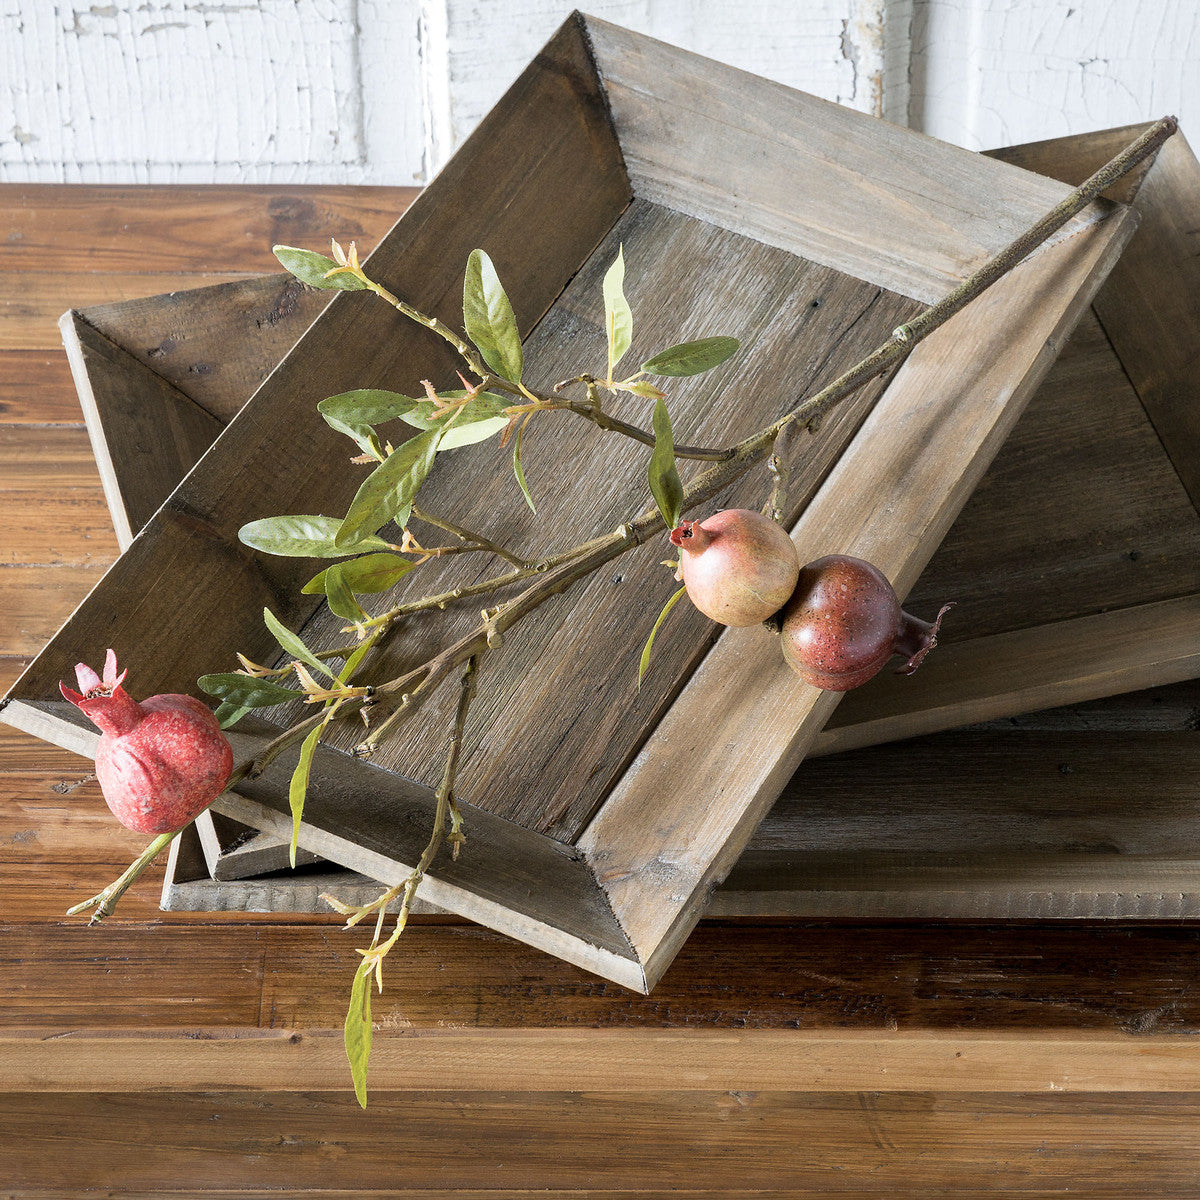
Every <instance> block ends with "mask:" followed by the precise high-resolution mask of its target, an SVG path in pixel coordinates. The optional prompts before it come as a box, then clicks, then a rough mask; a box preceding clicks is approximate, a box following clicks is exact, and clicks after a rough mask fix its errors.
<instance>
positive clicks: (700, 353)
mask: <svg viewBox="0 0 1200 1200" xmlns="http://www.w3.org/2000/svg"><path fill="white" fill-rule="evenodd" d="M737 349H738V340H737V338H731V337H710V338H701V339H700V340H699V341H698V342H680V343H679V345H678V346H672V347H671V348H670V349H669V350H664V351H663V352H662V353H661V354H656V355H655V356H654V357H653V358H648V359H647V360H646V361H645V362H644V363H642V370H643V371H648V372H649V373H650V374H651V375H699V374H701V373H702V372H703V371H711V370H712V369H713V367H717V366H720V365H721V363H723V362H724V361H725V360H726V359H727V358H729V357H731V356H732V355H734V354H736V353H737Z"/></svg>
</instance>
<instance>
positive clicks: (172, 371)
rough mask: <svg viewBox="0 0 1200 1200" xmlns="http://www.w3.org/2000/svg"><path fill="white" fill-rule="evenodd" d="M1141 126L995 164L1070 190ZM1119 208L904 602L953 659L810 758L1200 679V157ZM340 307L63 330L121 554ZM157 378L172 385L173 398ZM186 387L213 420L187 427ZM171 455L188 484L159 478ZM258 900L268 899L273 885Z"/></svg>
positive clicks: (209, 841) (236, 867)
mask: <svg viewBox="0 0 1200 1200" xmlns="http://www.w3.org/2000/svg"><path fill="white" fill-rule="evenodd" d="M1142 128H1144V127H1130V128H1125V129H1116V130H1105V131H1101V132H1098V133H1092V134H1085V135H1080V136H1076V137H1072V138H1065V139H1056V140H1053V141H1049V142H1039V143H1036V144H1033V145H1029V146H1019V147H1013V148H1009V149H1007V150H1003V151H995V152H994V154H996V155H997V156H1001V157H1005V158H1009V159H1011V160H1012V161H1014V162H1017V163H1019V164H1022V165H1025V166H1028V167H1030V168H1031V169H1035V170H1038V171H1039V172H1040V173H1042V174H1047V175H1051V176H1053V177H1055V178H1059V179H1062V180H1063V181H1064V182H1068V183H1077V182H1079V181H1080V180H1081V179H1082V178H1084V177H1086V176H1087V175H1088V174H1089V173H1090V172H1091V171H1092V170H1094V169H1095V168H1096V167H1097V166H1099V165H1100V164H1101V163H1102V162H1104V161H1106V160H1107V159H1108V158H1109V157H1111V156H1112V154H1113V153H1115V152H1116V151H1117V150H1118V149H1119V148H1120V146H1122V145H1124V144H1126V143H1127V142H1128V141H1129V140H1131V139H1132V138H1133V137H1134V136H1136V135H1137V134H1138V133H1139V132H1140V131H1141V129H1142ZM1121 196H1122V198H1123V199H1125V200H1126V201H1128V202H1130V203H1131V204H1132V205H1133V206H1134V208H1135V209H1136V210H1137V211H1138V212H1139V214H1140V216H1141V218H1142V219H1141V224H1140V226H1139V228H1138V232H1137V234H1136V235H1135V237H1134V240H1133V242H1132V244H1131V248H1130V249H1129V250H1128V251H1127V252H1126V253H1125V254H1124V255H1123V256H1122V259H1121V262H1120V263H1119V264H1118V266H1117V268H1116V269H1115V270H1114V273H1113V275H1112V276H1110V278H1109V280H1108V281H1107V282H1106V283H1105V284H1104V286H1103V287H1102V288H1101V290H1100V292H1099V294H1098V296H1097V298H1096V302H1095V303H1094V305H1093V307H1092V310H1091V311H1090V312H1088V313H1087V314H1086V315H1085V316H1084V318H1083V319H1082V321H1081V322H1080V325H1079V327H1078V329H1077V330H1076V332H1075V334H1074V335H1073V336H1072V337H1071V339H1070V341H1069V342H1068V344H1067V345H1066V347H1065V348H1064V350H1063V352H1062V354H1061V355H1060V356H1059V359H1058V361H1057V362H1056V363H1055V365H1054V366H1053V367H1052V368H1051V370H1050V373H1049V375H1048V376H1047V378H1046V380H1045V382H1044V383H1043V384H1042V386H1041V387H1040V388H1039V389H1038V392H1037V395H1036V396H1035V397H1034V398H1033V400H1032V401H1031V402H1030V404H1029V407H1028V409H1027V411H1026V412H1025V414H1024V415H1023V416H1022V417H1021V419H1020V421H1019V422H1018V423H1017V425H1016V427H1015V429H1014V430H1013V432H1012V434H1011V435H1010V436H1009V439H1008V441H1007V442H1006V443H1005V445H1004V447H1003V449H1002V450H1001V451H1000V452H999V454H998V455H997V458H996V460H995V462H994V463H993V464H992V466H991V467H989V469H988V471H987V472H986V474H985V475H984V478H983V480H982V482H981V483H980V485H979V487H978V488H977V489H976V491H975V493H974V494H973V496H972V497H971V499H970V500H968V502H967V504H966V506H965V508H964V509H963V511H962V513H961V514H960V515H959V517H958V519H957V520H956V521H955V523H954V525H953V527H952V528H951V530H950V532H949V533H948V534H947V536H946V539H945V541H944V542H943V543H942V545H941V547H940V548H939V549H938V551H937V552H936V553H935V554H934V556H933V559H932V560H931V562H930V563H929V565H928V567H926V569H925V571H924V572H923V573H922V575H921V578H920V580H918V582H917V584H916V586H915V590H914V593H913V596H912V597H911V598H910V599H911V602H912V603H913V605H914V607H916V608H918V609H922V608H924V609H928V610H931V611H932V610H933V609H934V608H935V607H936V606H938V605H939V604H940V603H941V598H943V597H946V596H954V597H956V598H957V599H958V600H959V604H960V608H959V610H958V612H956V614H955V617H954V620H953V621H952V622H951V623H950V624H949V625H948V626H947V628H946V631H945V634H944V636H943V639H942V641H943V653H942V654H939V655H938V656H935V658H936V660H937V661H936V662H935V659H934V658H931V659H930V661H929V663H927V664H926V666H925V667H924V668H923V669H922V672H921V673H920V675H919V677H913V678H912V679H906V680H902V681H899V682H897V681H895V680H893V679H892V677H890V676H884V677H880V678H879V679H877V680H876V681H875V682H873V683H872V684H871V685H870V686H869V687H867V688H864V689H861V690H860V691H859V692H856V693H852V694H851V695H850V696H848V697H847V698H846V700H845V701H843V703H842V704H841V705H840V706H839V707H838V709H837V710H835V712H834V714H833V716H832V718H831V720H830V723H829V725H828V726H827V727H826V729H825V730H824V731H823V732H822V733H821V735H820V736H819V737H818V739H817V741H816V743H815V745H814V747H813V748H812V750H810V752H809V753H810V757H811V756H812V755H814V754H820V753H829V752H832V751H835V750H838V749H843V748H846V747H847V746H851V745H865V744H869V743H870V742H872V741H873V740H875V739H883V738H888V737H892V736H903V735H905V734H906V733H909V732H917V731H929V730H933V729H937V728H940V727H942V726H950V725H954V724H962V723H965V722H967V721H971V720H977V719H980V718H982V717H992V718H994V717H997V716H1007V715H1013V714H1016V713H1018V712H1022V711H1027V710H1030V709H1032V708H1036V707H1039V706H1041V707H1044V706H1046V705H1048V704H1053V703H1061V702H1064V701H1077V700H1081V699H1090V698H1095V697H1098V696H1101V695H1106V694H1112V693H1116V692H1118V691H1121V690H1125V689H1132V688H1138V687H1144V686H1147V685H1151V684H1158V683H1163V682H1170V681H1174V680H1177V679H1181V678H1186V677H1190V676H1193V675H1195V674H1197V673H1198V672H1200V636H1198V632H1200V553H1198V551H1200V519H1198V518H1197V516H1196V515H1195V511H1194V504H1193V502H1192V499H1191V496H1193V495H1195V489H1196V479H1195V475H1196V465H1195V464H1196V463H1197V462H1200V431H1196V430H1192V429H1189V428H1188V427H1187V426H1186V423H1185V422H1186V419H1187V410H1186V409H1185V410H1184V411H1183V412H1182V413H1181V414H1179V415H1176V416H1172V415H1171V414H1170V413H1168V414H1167V415H1166V417H1164V416H1163V415H1162V411H1161V410H1162V407H1163V403H1164V402H1163V399H1162V398H1163V397H1164V396H1166V397H1168V398H1169V397H1170V396H1172V395H1177V394H1179V393H1180V391H1181V389H1180V388H1179V387H1178V386H1177V385H1176V384H1175V382H1174V381H1175V380H1176V379H1178V378H1183V379H1187V378H1188V377H1189V372H1190V371H1194V370H1195V365H1194V363H1193V362H1191V361H1190V359H1189V357H1188V351H1187V346H1188V345H1189V344H1193V343H1194V341H1195V340H1196V339H1197V338H1200V314H1198V313H1197V311H1196V303H1195V297H1196V296H1197V295H1200V279H1196V278H1195V276H1196V273H1197V267H1196V263H1197V259H1196V257H1195V256H1192V255H1190V254H1189V252H1188V249H1187V247H1186V245H1185V244H1184V243H1183V241H1182V240H1181V234H1180V229H1181V228H1182V227H1183V226H1182V225H1181V223H1182V222H1185V221H1186V219H1187V214H1188V213H1189V212H1192V211H1195V210H1196V208H1197V207H1200V166H1198V165H1197V163H1196V160H1195V158H1194V156H1193V155H1192V153H1191V151H1190V149H1189V148H1188V146H1187V144H1186V142H1185V141H1184V140H1183V136H1182V134H1177V135H1176V136H1175V137H1174V138H1173V139H1172V140H1171V141H1170V142H1169V143H1168V145H1167V146H1166V147H1165V148H1164V150H1163V151H1162V152H1161V153H1160V154H1159V155H1158V157H1157V159H1156V160H1155V162H1154V163H1153V164H1152V166H1151V167H1150V169H1149V171H1148V172H1147V173H1146V174H1145V175H1144V176H1142V177H1141V178H1138V179H1135V180H1134V181H1133V182H1132V184H1131V185H1130V186H1129V187H1128V188H1126V189H1125V190H1124V191H1123V192H1122V193H1121ZM1147 280H1153V287H1154V289H1155V294H1156V297H1159V298H1162V299H1169V300H1170V310H1171V313H1172V315H1171V322H1172V329H1170V330H1162V331H1161V337H1162V342H1161V345H1162V346H1163V348H1164V352H1163V356H1162V362H1163V363H1165V364H1166V365H1165V366H1160V367H1155V366H1154V365H1152V364H1150V363H1149V362H1148V361H1147V360H1146V355H1145V353H1144V347H1143V339H1144V323H1143V322H1142V320H1141V319H1140V316H1139V312H1138V308H1137V305H1136V303H1133V304H1131V303H1130V301H1129V298H1130V297H1140V298H1142V299H1143V301H1144V297H1145V294H1146V289H1147V287H1148V286H1150V285H1149V284H1148V283H1147ZM328 299H329V296H328V293H320V292H313V291H308V290H305V289H303V288H300V287H299V286H298V285H297V284H296V283H295V282H294V281H293V280H292V279H291V277H290V276H287V275H277V276H269V277H263V278H261V279H256V280H251V281H244V282H241V283H237V284H230V285H225V286H219V287H209V288H198V289H194V290H192V291H185V292H176V293H173V294H171V295H169V296H159V297H153V298H151V299H148V300H137V301H127V302H123V303H120V304H114V305H107V306H103V307H97V308H90V309H86V310H83V311H81V312H72V313H68V314H67V315H66V316H65V317H64V319H63V334H64V339H65V341H66V344H67V346H68V349H69V352H70V353H71V356H72V362H73V364H74V367H75V375H76V379H77V381H78V384H79V390H80V394H81V397H82V398H83V402H84V405H85V408H87V409H88V411H89V413H90V414H91V416H90V417H89V427H90V428H91V429H92V432H93V438H94V441H95V443H96V449H97V457H98V459H99V460H100V462H101V464H102V471H103V472H104V476H105V479H106V485H107V486H108V488H109V491H108V495H109V501H110V504H111V506H112V508H113V520H114V524H115V526H116V528H117V530H118V532H119V534H120V532H121V531H122V530H124V531H126V533H125V535H124V536H125V541H123V543H122V544H128V540H129V538H131V536H132V535H131V533H129V532H128V531H129V530H131V529H136V528H138V527H139V526H140V524H141V522H142V521H143V520H144V519H145V517H146V516H147V515H149V513H150V512H152V511H153V510H154V509H155V508H157V507H158V505H159V504H160V503H161V502H162V501H163V500H164V499H166V496H167V495H168V494H169V492H170V490H171V489H172V488H173V487H174V485H175V483H177V482H178V478H180V477H182V475H183V474H184V473H185V472H186V470H187V469H189V468H190V466H191V465H192V464H193V463H194V462H195V461H196V459H198V458H199V457H200V455H201V454H202V453H203V451H204V450H206V449H207V448H208V446H209V444H210V443H211V441H212V440H213V439H214V438H215V436H216V431H217V429H218V427H219V426H218V423H219V425H224V424H225V423H227V422H228V420H229V419H231V418H232V416H233V415H234V414H235V413H236V412H237V411H238V410H239V409H240V408H241V406H242V404H243V403H244V402H245V399H246V398H247V397H248V396H249V394H250V392H251V391H252V390H253V388H254V386H255V385H256V384H257V383H258V382H261V380H262V379H263V378H265V376H266V375H267V373H268V372H269V370H270V369H271V367H272V366H273V365H274V363H275V362H277V361H278V359H279V357H281V355H282V354H283V353H284V352H286V350H287V349H288V348H289V347H290V345H291V344H292V342H293V341H294V340H295V339H296V338H297V337H298V336H299V334H300V333H301V332H302V331H303V329H304V328H305V327H306V326H307V325H308V324H309V323H310V322H311V321H312V320H313V318H314V317H315V316H316V315H317V313H318V312H320V310H321V309H322V308H323V307H324V305H325V303H327V301H328ZM1160 302H1161V301H1160ZM1101 313H1103V320H1104V324H1103V325H1102V324H1101V316H1100V314H1101ZM1109 331H1112V332H1111V338H1113V339H1115V343H1116V345H1118V346H1121V347H1122V348H1123V356H1122V352H1118V350H1117V349H1116V348H1115V346H1114V341H1113V340H1110V332H1109ZM130 356H132V357H133V358H135V359H136V360H137V362H136V363H134V362H130ZM213 364H216V366H215V367H214V365H213ZM142 368H147V369H149V370H150V371H151V372H153V373H154V375H155V381H150V380H147V379H146V378H145V375H144V372H143V370H142ZM162 380H165V381H166V382H167V383H168V384H170V385H171V388H170V389H167V390H165V391H163V393H162V394H163V397H164V398H163V399H162V400H161V401H159V400H156V395H157V394H158V393H157V392H156V390H155V389H162V382H161V381H162ZM1135 381H1136V382H1137V386H1135ZM1198 386H1200V384H1198ZM180 392H182V393H183V394H184V396H186V397H188V398H190V399H191V400H193V401H195V403H196V405H198V406H199V407H200V408H201V409H202V410H204V412H206V413H208V414H209V415H211V416H213V417H215V418H216V419H217V420H216V422H210V423H207V424H201V423H197V424H196V426H195V427H193V428H191V429H190V430H189V429H187V428H184V429H182V430H181V428H180V424H179V423H178V422H176V423H175V424H174V425H172V424H171V423H170V421H169V419H168V417H169V414H170V412H171V411H173V408H174V407H176V406H177V405H178V404H179V401H180V399H181V398H180V396H179V394H178V393H180ZM132 397H137V398H138V401H137V403H134V402H133V400H132ZM1148 412H1149V413H1153V414H1156V416H1155V419H1154V420H1153V421H1152V419H1151V416H1150V415H1148ZM1156 422H1157V426H1159V427H1161V429H1162V432H1161V434H1160V432H1159V428H1156ZM165 430H170V431H171V436H169V437H164V431H165ZM188 435H190V437H191V440H190V441H189V440H188ZM167 461H169V462H172V463H174V464H175V467H176V470H177V472H178V474H177V475H176V476H172V475H171V474H170V473H168V472H165V471H164V470H163V469H162V464H163V463H164V462H167ZM1189 489H1190V494H1189ZM977 635H978V636H977ZM947 663H950V664H953V671H951V670H950V668H948V667H946V666H945V664H947ZM948 675H949V676H950V677H949V678H948ZM200 825H201V830H200V832H201V835H202V845H203V848H204V852H205V855H206V856H207V862H208V865H209V869H210V872H211V873H212V874H213V875H214V877H215V878H217V879H222V880H233V879H239V878H244V877H247V876H254V875H256V874H258V873H260V872H264V871H271V870H276V869H278V868H280V867H282V866H284V865H285V863H286V855H287V847H286V840H285V839H279V838H277V837H275V836H274V835H272V834H261V833H259V834H255V833H253V832H252V831H247V830H246V828H245V827H243V826H241V825H239V824H238V823H236V822H233V821H229V820H228V819H226V820H224V821H222V822H221V823H220V826H219V828H215V827H214V826H213V824H212V822H211V821H210V820H208V819H207V818H202V819H201V822H200ZM254 895H255V897H256V901H255V902H256V903H257V902H261V897H262V889H261V887H258V888H257V890H256V891H255V892H254ZM175 902H176V901H174V900H173V901H172V903H175ZM231 902H232V903H236V901H233V900H231ZM280 903H281V904H283V903H288V901H284V900H282V899H281V900H280Z"/></svg>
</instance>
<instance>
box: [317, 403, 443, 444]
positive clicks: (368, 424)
mask: <svg viewBox="0 0 1200 1200" xmlns="http://www.w3.org/2000/svg"><path fill="white" fill-rule="evenodd" d="M420 403H421V401H419V400H414V399H413V398H412V397H411V396H401V395H400V394H399V393H398V392H385V391H380V390H378V389H376V388H358V389H356V390H355V391H352V392H341V393H339V394H338V395H336V396H327V397H326V398H325V399H324V400H322V401H321V402H320V404H318V405H317V412H319V413H320V414H321V416H322V417H324V418H325V424H326V425H328V426H329V428H330V429H332V430H334V431H336V432H337V433H344V434H345V435H346V436H347V437H349V438H353V439H354V441H355V442H357V443H358V445H359V448H360V449H361V450H362V452H363V453H364V454H373V455H374V456H375V457H376V458H383V447H382V446H381V445H380V442H379V435H378V434H377V433H376V432H375V430H374V428H373V426H375V425H382V424H384V423H385V422H387V421H394V420H396V418H397V417H401V416H403V415H404V414H405V413H406V412H408V411H409V409H411V408H414V407H415V406H416V405H418V404H420Z"/></svg>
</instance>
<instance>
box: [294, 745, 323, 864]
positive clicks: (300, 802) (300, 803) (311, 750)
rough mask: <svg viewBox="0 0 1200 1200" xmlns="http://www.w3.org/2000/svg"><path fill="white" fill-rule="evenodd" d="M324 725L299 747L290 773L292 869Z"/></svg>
mask: <svg viewBox="0 0 1200 1200" xmlns="http://www.w3.org/2000/svg"><path fill="white" fill-rule="evenodd" d="M324 729H325V726H324V724H321V725H318V726H317V727H316V729H314V730H313V731H312V732H311V733H310V734H309V735H308V737H306V738H305V739H304V743H303V745H301V747H300V761H299V762H297V763H296V769H295V770H294V771H293V772H292V782H291V783H290V784H289V785H288V804H290V805H291V809H292V844H291V847H290V848H289V850H288V858H289V860H290V862H291V864H292V866H293V867H294V866H295V865H296V844H297V841H298V840H299V837H300V821H301V819H302V818H303V816H304V798H305V797H306V796H307V795H308V777H309V775H310V774H311V772H312V761H313V755H314V754H315V753H316V749H317V742H319V741H320V740H321V733H322V731H323V730H324Z"/></svg>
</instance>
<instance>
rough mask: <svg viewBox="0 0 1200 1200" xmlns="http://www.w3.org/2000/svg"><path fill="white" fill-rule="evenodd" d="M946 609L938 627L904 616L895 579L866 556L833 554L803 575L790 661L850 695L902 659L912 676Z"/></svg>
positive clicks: (793, 611)
mask: <svg viewBox="0 0 1200 1200" xmlns="http://www.w3.org/2000/svg"><path fill="white" fill-rule="evenodd" d="M952 607H953V605H952V604H947V605H945V606H943V608H942V610H941V612H939V613H938V615H937V617H936V618H935V619H934V620H933V621H932V622H930V621H922V620H920V619H919V618H918V617H914V616H912V615H911V614H910V613H906V612H904V610H903V609H902V608H901V607H900V601H899V600H898V599H897V598H896V593H895V591H894V590H893V588H892V585H891V584H890V583H889V582H888V580H887V577H886V576H885V575H884V574H883V572H882V571H880V570H879V569H878V568H877V567H875V566H873V565H872V564H871V563H869V562H865V561H864V560H863V559H861V558H851V557H849V556H848V555H844V554H831V555H828V556H826V557H825V558H818V559H816V560H815V561H814V562H811V563H809V564H808V565H807V566H806V567H804V568H803V569H802V570H801V571H800V578H799V580H798V581H797V584H796V590H795V592H794V594H793V595H792V598H791V600H789V601H788V604H787V607H786V608H785V609H784V610H783V613H782V614H781V615H782V618H783V628H782V635H781V637H782V645H783V657H784V658H785V659H786V660H787V663H788V665H789V666H790V667H791V668H792V669H793V670H794V671H795V672H796V673H797V674H798V675H799V676H800V678H801V679H803V680H804V681H805V683H811V684H812V685H813V687H818V688H824V689H825V690H826V691H830V692H848V691H850V689H851V688H856V687H858V686H859V685H860V684H864V683H866V682H867V680H868V679H870V678H872V676H874V675H877V674H878V673H879V672H880V671H881V670H882V669H883V667H884V665H885V664H886V663H887V661H888V659H890V658H892V657H893V656H894V655H897V654H899V655H902V656H903V657H904V658H905V659H906V660H907V661H906V662H905V663H904V665H903V666H901V667H899V668H898V669H897V672H896V673H897V674H899V675H911V674H912V673H913V672H914V671H915V670H916V669H917V668H918V667H919V666H920V665H921V663H922V662H923V661H924V659H925V656H926V655H927V654H928V653H929V651H930V650H932V649H933V648H934V646H936V645H937V634H938V629H939V628H940V627H941V623H942V617H943V616H945V614H946V611H947V610H948V609H950V608H952Z"/></svg>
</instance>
